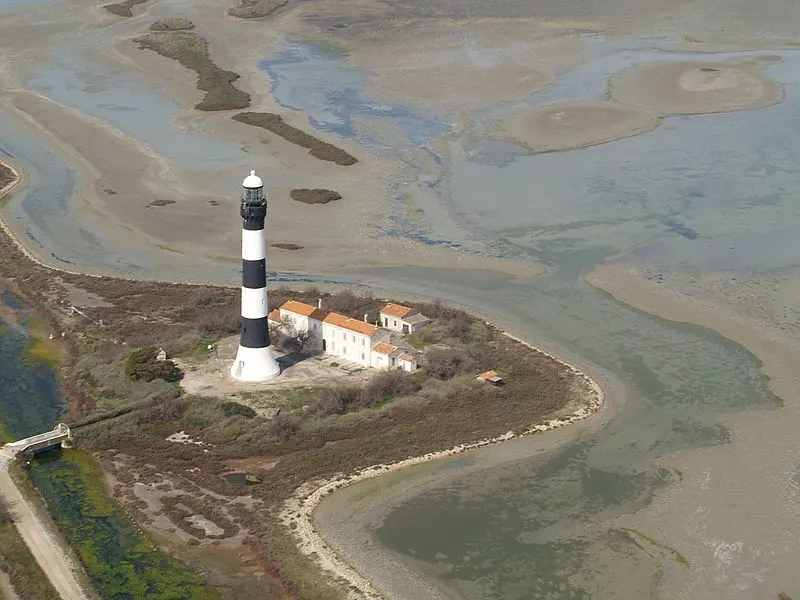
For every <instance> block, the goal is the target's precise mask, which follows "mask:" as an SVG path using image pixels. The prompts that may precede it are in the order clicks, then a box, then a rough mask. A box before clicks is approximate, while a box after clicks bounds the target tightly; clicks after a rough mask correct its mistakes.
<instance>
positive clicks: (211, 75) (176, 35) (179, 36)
mask: <svg viewBox="0 0 800 600" xmlns="http://www.w3.org/2000/svg"><path fill="white" fill-rule="evenodd" d="M158 23H161V21H159V22H158ZM151 28H152V27H151ZM133 41H134V42H135V43H136V44H137V45H138V47H139V48H140V49H145V50H152V51H153V52H156V53H157V54H160V55H161V56H164V57H166V58H171V59H173V60H177V61H178V62H179V63H180V64H181V65H183V66H184V67H186V68H187V69H191V70H192V71H194V72H195V73H197V88H198V89H199V90H201V91H203V92H205V93H206V95H205V97H204V98H203V99H202V100H201V101H200V102H198V103H197V104H196V105H195V108H196V109H197V110H204V111H218V110H235V109H242V108H247V107H248V106H250V95H249V94H248V93H247V92H243V91H242V90H240V89H238V88H237V87H235V86H234V85H233V82H234V81H236V80H237V79H239V74H238V73H234V72H233V71H226V70H225V69H221V68H219V67H218V66H217V65H216V64H214V62H213V61H212V60H211V56H210V54H209V49H208V42H207V41H206V39H205V38H204V37H202V36H200V35H197V34H196V33H192V32H190V31H175V30H157V31H154V32H153V33H146V34H144V35H140V36H138V37H136V38H134V40H133Z"/></svg>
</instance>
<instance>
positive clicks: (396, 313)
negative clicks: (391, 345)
mask: <svg viewBox="0 0 800 600" xmlns="http://www.w3.org/2000/svg"><path fill="white" fill-rule="evenodd" d="M429 322H430V319H429V318H428V317H426V316H424V315H422V314H420V312H419V311H418V310H416V309H414V308H411V307H409V306H403V305H402V304H391V303H390V304H387V305H386V306H384V307H383V308H382V309H381V312H380V323H381V325H382V326H383V327H385V328H386V329H390V330H392V331H398V332H400V333H414V332H415V331H418V330H419V329H420V328H422V327H424V326H425V325H427V324H428V323H429Z"/></svg>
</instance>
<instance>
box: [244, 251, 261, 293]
mask: <svg viewBox="0 0 800 600" xmlns="http://www.w3.org/2000/svg"><path fill="white" fill-rule="evenodd" d="M242 285H243V286H244V287H246V288H250V289H251V290H260V289H261V288H265V287H267V259H265V258H262V259H261V260H244V259H242Z"/></svg>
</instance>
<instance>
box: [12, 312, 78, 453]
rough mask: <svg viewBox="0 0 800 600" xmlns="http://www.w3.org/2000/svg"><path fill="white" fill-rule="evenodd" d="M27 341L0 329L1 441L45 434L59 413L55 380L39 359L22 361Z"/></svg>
mask: <svg viewBox="0 0 800 600" xmlns="http://www.w3.org/2000/svg"><path fill="white" fill-rule="evenodd" d="M28 344H29V338H28V337H27V336H26V335H24V334H23V333H18V332H16V331H14V330H13V328H11V327H6V328H4V329H3V330H0V431H2V432H3V434H4V435H3V438H4V439H5V440H9V439H12V440H15V439H20V438H24V437H27V436H30V435H35V434H37V433H42V432H43V431H48V430H50V429H52V428H53V426H54V425H55V424H56V423H57V422H58V419H59V417H60V416H61V414H62V412H63V401H62V398H61V395H60V393H59V385H58V380H57V379H56V376H55V374H54V372H53V370H52V369H51V368H50V367H49V366H48V365H47V364H46V363H45V362H43V361H41V360H38V359H36V360H26V358H27V357H26V354H27V348H28Z"/></svg>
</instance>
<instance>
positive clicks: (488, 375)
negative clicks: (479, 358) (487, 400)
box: [476, 371, 497, 381]
mask: <svg viewBox="0 0 800 600" xmlns="http://www.w3.org/2000/svg"><path fill="white" fill-rule="evenodd" d="M492 377H497V371H486V372H485V373H481V374H480V375H478V377H476V379H482V380H483V381H488V380H489V379H491V378H492Z"/></svg>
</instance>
